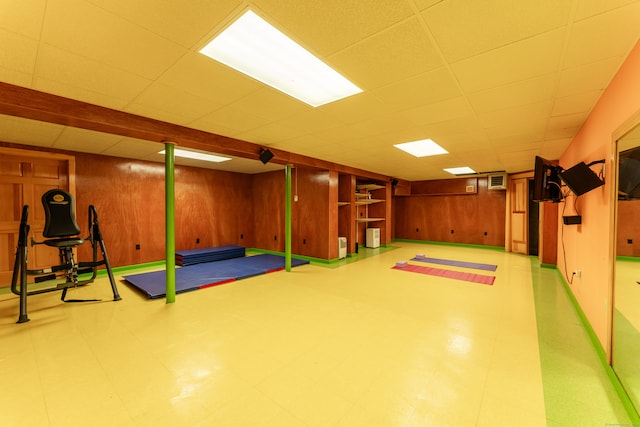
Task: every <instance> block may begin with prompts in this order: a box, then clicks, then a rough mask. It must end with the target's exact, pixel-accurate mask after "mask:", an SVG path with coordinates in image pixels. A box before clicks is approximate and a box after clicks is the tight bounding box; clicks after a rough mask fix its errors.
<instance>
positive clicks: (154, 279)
mask: <svg viewBox="0 0 640 427" xmlns="http://www.w3.org/2000/svg"><path fill="white" fill-rule="evenodd" d="M308 263H309V261H303V260H300V259H296V258H291V266H292V267H297V266H299V265H302V264H308ZM284 267H285V259H284V257H283V256H280V255H271V254H260V255H254V256H248V257H243V258H232V259H226V260H222V261H216V262H208V263H202V264H195V265H190V266H187V267H182V268H177V269H176V293H181V292H187V291H193V290H196V289H201V288H204V287H208V286H214V285H218V284H222V283H228V282H232V281H235V280H240V279H245V278H247V277H252V276H257V275H260V274H265V273H268V272H270V271H275V270H280V269H283V268H284ZM123 278H124V279H125V280H126V281H127V282H128V283H129V284H131V285H132V286H134V287H136V288H138V289H139V290H141V291H142V292H144V293H145V294H146V295H147V296H148V297H149V298H161V297H163V296H165V295H166V290H167V282H166V271H165V270H159V271H152V272H148V273H139V274H132V275H128V276H123Z"/></svg>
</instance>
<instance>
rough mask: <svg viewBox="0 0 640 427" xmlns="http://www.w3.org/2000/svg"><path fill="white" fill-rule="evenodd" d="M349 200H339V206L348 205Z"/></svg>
mask: <svg viewBox="0 0 640 427" xmlns="http://www.w3.org/2000/svg"><path fill="white" fill-rule="evenodd" d="M348 204H349V202H338V206H346V205H348Z"/></svg>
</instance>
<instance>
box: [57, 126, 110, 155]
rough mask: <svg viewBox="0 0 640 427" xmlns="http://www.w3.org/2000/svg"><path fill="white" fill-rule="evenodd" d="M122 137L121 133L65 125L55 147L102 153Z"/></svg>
mask: <svg viewBox="0 0 640 427" xmlns="http://www.w3.org/2000/svg"><path fill="white" fill-rule="evenodd" d="M122 139H123V138H122V137H121V136H119V135H113V134H109V133H102V132H95V131H90V130H86V129H78V128H74V127H65V128H64V130H63V131H62V133H61V134H60V136H59V137H58V138H57V139H56V141H55V144H54V145H53V147H54V148H63V149H65V150H71V151H80V152H83V153H94V154H100V153H103V152H104V151H106V150H108V149H109V148H111V147H113V146H114V145H115V144H117V143H118V142H120V141H121V140H122Z"/></svg>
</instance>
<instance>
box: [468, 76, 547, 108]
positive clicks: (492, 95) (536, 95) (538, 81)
mask: <svg viewBox="0 0 640 427" xmlns="http://www.w3.org/2000/svg"><path fill="white" fill-rule="evenodd" d="M555 88H556V74H555V73H553V74H547V75H545V76H542V77H536V78H533V79H529V80H523V81H519V82H516V83H511V84H508V85H505V86H499V87H494V88H491V89H486V90H483V91H479V92H474V93H471V94H469V96H468V98H469V102H470V103H471V106H472V107H473V109H474V111H476V112H478V113H485V112H488V111H495V110H503V109H505V108H511V107H520V106H523V105H527V104H534V103H538V102H541V101H549V100H551V99H552V97H553V93H554V91H555Z"/></svg>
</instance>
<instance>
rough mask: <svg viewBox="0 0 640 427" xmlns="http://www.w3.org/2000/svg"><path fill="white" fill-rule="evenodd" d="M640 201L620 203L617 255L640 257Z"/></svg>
mask: <svg viewBox="0 0 640 427" xmlns="http://www.w3.org/2000/svg"><path fill="white" fill-rule="evenodd" d="M638 212H640V200H625V201H618V218H617V224H616V225H617V228H618V231H617V234H616V255H617V256H629V257H640V221H638Z"/></svg>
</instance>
